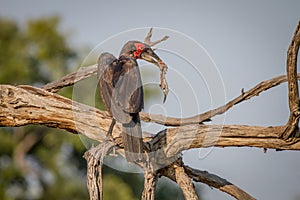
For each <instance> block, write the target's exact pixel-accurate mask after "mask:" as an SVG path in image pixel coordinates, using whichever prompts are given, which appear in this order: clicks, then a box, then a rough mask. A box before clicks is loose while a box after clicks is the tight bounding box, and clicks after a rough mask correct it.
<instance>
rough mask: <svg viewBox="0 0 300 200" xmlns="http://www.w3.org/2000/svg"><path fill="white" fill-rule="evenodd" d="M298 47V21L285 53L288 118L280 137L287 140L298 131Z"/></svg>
mask: <svg viewBox="0 0 300 200" xmlns="http://www.w3.org/2000/svg"><path fill="white" fill-rule="evenodd" d="M299 45H300V21H299V22H298V26H297V28H296V31H295V33H294V37H293V39H292V42H291V44H290V47H289V49H288V53H287V64H286V70H287V77H288V88H289V90H288V92H289V108H290V117H289V121H288V122H287V124H286V130H285V131H284V133H283V134H282V135H281V136H282V137H283V138H285V139H288V138H291V137H294V136H295V135H296V131H295V130H297V129H298V122H299V117H300V105H299V90H298V81H297V56H298V51H299Z"/></svg>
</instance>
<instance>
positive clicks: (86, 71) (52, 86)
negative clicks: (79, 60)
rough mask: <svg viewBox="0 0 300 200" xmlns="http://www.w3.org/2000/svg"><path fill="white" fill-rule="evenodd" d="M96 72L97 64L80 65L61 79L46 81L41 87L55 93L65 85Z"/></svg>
mask: <svg viewBox="0 0 300 200" xmlns="http://www.w3.org/2000/svg"><path fill="white" fill-rule="evenodd" d="M96 73H97V64H95V65H90V66H88V67H81V68H79V70H77V71H76V72H73V73H71V74H68V75H66V76H64V77H62V78H61V79H58V80H56V81H53V82H51V83H48V84H46V85H44V86H43V87H42V89H44V90H47V91H49V92H53V93H56V92H58V91H59V90H60V89H61V88H64V87H66V86H71V85H74V84H75V83H77V82H79V81H81V80H83V79H86V78H88V77H90V76H91V75H93V74H96Z"/></svg>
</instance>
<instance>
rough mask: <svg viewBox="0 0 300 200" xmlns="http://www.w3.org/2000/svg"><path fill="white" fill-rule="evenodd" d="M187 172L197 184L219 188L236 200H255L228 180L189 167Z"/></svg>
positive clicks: (185, 167) (186, 169)
mask: <svg viewBox="0 0 300 200" xmlns="http://www.w3.org/2000/svg"><path fill="white" fill-rule="evenodd" d="M184 170H185V172H186V173H187V174H188V176H189V177H191V178H192V179H193V180H194V181H196V182H201V183H204V184H207V185H208V186H210V187H214V188H217V189H219V190H221V191H223V192H225V193H227V194H229V195H231V196H233V197H235V198H236V199H241V200H254V198H253V197H252V196H250V195H249V194H248V193H246V192H245V191H243V190H242V189H240V188H239V187H237V186H235V185H234V184H232V183H230V182H228V181H227V180H225V179H223V178H221V177H219V176H217V175H214V174H210V173H208V172H207V171H201V170H198V169H193V168H191V167H188V166H184Z"/></svg>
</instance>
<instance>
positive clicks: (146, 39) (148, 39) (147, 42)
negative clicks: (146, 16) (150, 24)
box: [144, 28, 169, 47]
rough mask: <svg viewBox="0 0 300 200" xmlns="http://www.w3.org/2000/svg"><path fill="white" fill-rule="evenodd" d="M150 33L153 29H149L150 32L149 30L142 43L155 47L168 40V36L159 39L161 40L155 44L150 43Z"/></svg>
mask: <svg viewBox="0 0 300 200" xmlns="http://www.w3.org/2000/svg"><path fill="white" fill-rule="evenodd" d="M152 31H153V28H150V30H149V32H148V34H147V36H146V37H145V40H144V43H145V44H148V45H149V46H151V47H152V46H155V45H157V44H158V43H161V42H163V41H165V40H167V39H168V38H169V36H164V37H163V38H161V39H159V40H157V41H155V42H151V37H152Z"/></svg>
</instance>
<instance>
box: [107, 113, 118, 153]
mask: <svg viewBox="0 0 300 200" xmlns="http://www.w3.org/2000/svg"><path fill="white" fill-rule="evenodd" d="M115 124H116V120H115V118H113V119H112V121H111V124H110V126H109V129H108V131H107V133H106V137H107V139H108V140H111V141H113V142H114V138H113V136H112V131H113V129H114V126H115ZM110 155H111V156H114V157H116V156H117V154H116V148H115V147H113V149H112V153H111V154H110Z"/></svg>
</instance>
